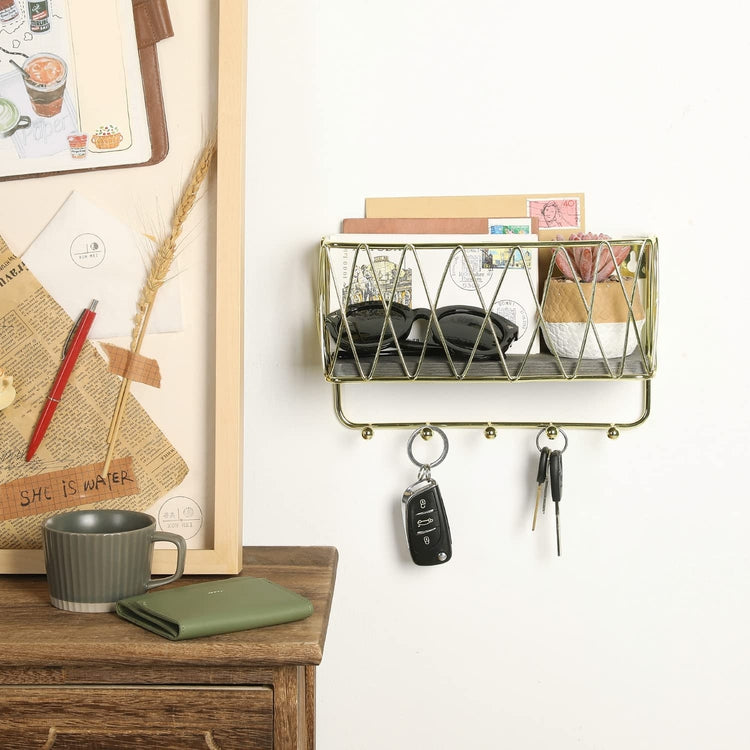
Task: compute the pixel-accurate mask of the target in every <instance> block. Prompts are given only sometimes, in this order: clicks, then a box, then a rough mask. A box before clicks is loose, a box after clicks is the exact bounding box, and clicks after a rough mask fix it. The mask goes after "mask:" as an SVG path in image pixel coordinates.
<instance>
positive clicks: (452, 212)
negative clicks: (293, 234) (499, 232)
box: [365, 193, 586, 240]
mask: <svg viewBox="0 0 750 750" xmlns="http://www.w3.org/2000/svg"><path fill="white" fill-rule="evenodd" d="M365 215H366V216H367V218H368V219H370V218H389V219H395V218H404V219H417V218H431V219H438V218H448V217H474V216H531V217H536V218H538V219H539V239H540V240H554V239H555V238H556V236H557V235H558V234H561V235H562V236H563V237H564V238H565V239H567V238H568V236H569V235H570V234H572V233H573V232H579V231H583V230H584V228H585V226H586V223H585V212H584V197H583V193H529V194H526V195H459V196H431V197H430V196H425V197H417V198H367V199H366V200H365Z"/></svg>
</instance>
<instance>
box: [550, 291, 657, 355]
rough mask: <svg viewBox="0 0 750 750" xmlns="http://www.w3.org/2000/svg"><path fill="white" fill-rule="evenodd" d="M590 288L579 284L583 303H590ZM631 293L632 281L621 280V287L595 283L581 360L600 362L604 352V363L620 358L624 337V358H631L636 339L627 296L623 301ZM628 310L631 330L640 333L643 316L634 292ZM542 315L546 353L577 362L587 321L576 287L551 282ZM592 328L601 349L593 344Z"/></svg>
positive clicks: (596, 344) (594, 337)
mask: <svg viewBox="0 0 750 750" xmlns="http://www.w3.org/2000/svg"><path fill="white" fill-rule="evenodd" d="M592 287H593V284H592V283H583V282H582V283H581V291H582V292H583V295H584V296H585V297H586V301H587V302H589V301H590V300H591V292H592ZM623 287H624V291H623ZM632 291H633V280H632V279H623V285H622V286H621V285H620V282H619V281H617V280H615V281H600V282H598V283H597V285H596V297H595V299H594V307H593V314H592V316H591V322H592V325H591V326H590V327H589V330H588V333H587V335H586V343H585V346H584V347H583V358H584V359H601V358H602V350H604V356H605V357H606V358H607V359H612V358H615V357H622V355H623V349H624V348H625V337H626V334H627V349H626V350H625V354H626V355H628V354H631V353H632V352H633V351H634V350H635V348H636V346H637V345H638V339H637V337H636V331H635V328H634V327H633V321H632V320H630V321H629V320H628V305H627V301H626V297H625V295H626V294H627V299H630V295H631V294H632ZM632 307H633V316H634V317H635V326H636V327H637V329H638V333H640V331H641V328H642V327H643V322H644V320H645V314H644V312H643V305H642V304H641V298H640V294H639V292H638V289H637V288H636V290H635V296H634V297H633V302H632ZM542 312H543V315H544V320H545V322H546V323H547V330H546V331H544V340H545V341H546V342H547V346H548V347H549V348H550V351H557V353H558V355H559V356H560V357H572V358H575V359H577V358H578V357H579V356H580V354H581V346H582V345H583V337H584V334H585V333H586V320H587V318H588V315H587V312H586V306H585V305H584V303H583V300H582V299H581V293H580V292H579V291H578V285H577V284H576V283H575V282H574V281H569V280H568V279H558V278H555V279H551V280H550V284H549V289H548V291H547V297H546V300H545V303H544V308H543V311H542ZM594 325H595V326H596V333H597V334H598V335H599V342H601V349H600V348H599V342H597V340H596V334H594V328H593V326H594Z"/></svg>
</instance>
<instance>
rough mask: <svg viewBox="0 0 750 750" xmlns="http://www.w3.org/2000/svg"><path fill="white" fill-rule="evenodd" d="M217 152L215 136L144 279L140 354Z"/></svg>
mask: <svg viewBox="0 0 750 750" xmlns="http://www.w3.org/2000/svg"><path fill="white" fill-rule="evenodd" d="M215 155H216V140H215V139H214V138H212V139H211V140H209V141H208V143H207V144H206V145H205V147H204V148H203V152H202V153H201V155H200V157H199V158H198V161H197V162H196V163H195V166H194V167H193V172H192V174H191V175H190V180H189V181H188V183H187V185H186V187H185V190H184V191H183V193H182V196H181V197H180V201H179V203H178V204H177V208H176V209H175V212H174V216H173V217H172V223H171V225H170V232H169V234H168V235H167V236H166V237H165V238H164V240H163V241H162V242H161V244H160V245H159V247H158V248H157V249H156V252H155V253H154V256H153V258H152V260H151V268H150V269H149V272H148V276H147V277H146V281H145V282H144V284H143V287H142V288H141V292H140V294H139V296H138V305H137V309H136V315H135V318H134V325H133V333H132V335H131V341H130V351H131V352H132V353H133V354H138V353H139V352H140V350H141V344H142V343H143V337H144V335H145V333H146V329H147V327H148V321H149V318H150V317H151V311H152V310H153V307H154V302H155V301H156V295H157V292H158V291H159V289H161V287H162V286H163V285H164V282H165V281H166V280H167V274H168V273H169V269H170V268H171V266H172V262H173V261H174V258H175V255H176V253H177V243H178V240H179V238H180V235H181V234H182V229H183V227H184V224H185V221H186V220H187V217H188V215H189V214H190V211H191V210H192V209H193V206H194V205H195V202H196V200H197V199H198V191H199V190H200V187H201V185H202V184H203V181H204V180H205V179H206V175H207V174H208V171H209V169H210V168H211V163H212V162H213V159H214V156H215ZM130 382H131V381H130V379H129V378H123V380H122V383H121V385H120V392H119V394H118V396H117V403H116V405H115V413H114V415H113V417H112V424H111V425H110V428H109V435H108V437H107V443H108V445H109V447H108V449H107V455H106V458H105V459H104V468H103V470H102V475H104V476H106V474H107V471H108V470H109V464H110V462H111V461H112V453H113V451H114V447H115V443H116V441H117V433H118V431H119V429H120V423H121V421H122V417H123V414H124V412H125V402H126V399H127V396H128V393H129V391H130Z"/></svg>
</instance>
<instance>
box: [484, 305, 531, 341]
mask: <svg viewBox="0 0 750 750" xmlns="http://www.w3.org/2000/svg"><path fill="white" fill-rule="evenodd" d="M492 311H493V312H496V313H497V314H498V315H502V317H504V318H505V319H506V320H510V321H511V322H512V323H515V324H516V325H517V326H518V338H519V339H521V338H523V336H524V334H525V333H526V331H527V330H528V328H529V316H528V314H527V312H526V310H525V308H524V307H523V305H521V304H520V303H519V302H516V300H514V299H501V300H498V301H497V302H496V303H495V304H494V306H493V308H492Z"/></svg>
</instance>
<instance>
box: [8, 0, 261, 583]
mask: <svg viewBox="0 0 750 750" xmlns="http://www.w3.org/2000/svg"><path fill="white" fill-rule="evenodd" d="M216 4H217V5H218V12H217V13H216V16H217V17H218V21H217V23H216V24H215V26H212V28H210V29H208V30H207V32H206V33H208V34H210V35H212V36H210V37H208V40H209V47H211V49H212V52H214V53H215V55H214V57H215V59H216V61H217V68H218V69H217V71H216V84H215V85H216V90H215V94H214V92H213V91H212V92H211V96H212V97H215V107H216V121H217V131H216V132H217V155H216V160H215V175H212V177H211V178H210V179H211V181H212V182H213V184H212V188H211V191H212V196H213V195H214V194H215V211H213V210H211V219H210V224H211V225H212V226H211V229H210V231H211V232H212V236H213V241H212V242H211V244H212V245H213V247H211V248H210V249H211V251H212V252H213V255H214V259H213V263H214V268H215V273H214V274H213V280H212V282H211V283H212V287H213V288H212V290H211V296H213V297H214V300H215V309H214V313H215V314H214V316H213V321H212V322H211V323H210V327H209V332H211V329H212V333H213V336H212V337H211V338H212V339H213V340H212V344H213V347H214V349H213V351H211V352H208V353H207V356H206V360H205V366H206V367H210V368H212V369H213V373H214V374H213V384H214V388H213V391H214V392H213V404H212V406H211V405H209V406H207V408H208V409H209V411H211V413H212V416H213V428H212V429H209V430H207V431H206V432H207V435H206V438H207V440H206V443H205V447H206V456H207V462H210V463H211V466H210V470H211V472H212V475H213V480H212V481H213V519H212V529H211V532H210V534H209V533H208V532H207V541H206V542H205V543H204V544H203V546H202V547H201V548H196V549H190V548H189V549H188V555H187V562H186V566H185V573H186V574H207V575H208V574H233V573H237V572H239V571H240V570H241V569H242V465H243V438H242V431H243V367H242V364H243V316H244V306H243V293H244V259H243V255H244V172H245V159H244V153H245V148H244V140H245V100H246V95H245V91H246V85H245V82H246V39H247V4H246V2H244V0H217V2H216ZM180 5H181V0H178V1H177V2H175V0H172V2H171V4H170V12H171V13H172V15H173V18H174V16H176V15H177V14H178V13H179V12H181V11H182V8H181V7H180ZM214 7H215V6H214ZM212 12H213V11H212ZM212 18H213V16H212ZM214 35H215V36H214ZM216 37H217V38H216ZM215 38H216V41H215V42H214V39H215ZM214 44H216V45H218V47H214ZM157 49H158V48H157ZM162 74H163V75H164V70H162ZM207 75H210V76H212V75H213V73H212V72H211V73H210V74H207ZM211 85H213V84H211ZM164 88H165V93H166V91H167V89H168V88H169V80H168V79H165V80H164ZM186 95H189V92H183V91H182V90H181V91H180V96H186ZM167 120H168V124H169V128H170V140H172V141H173V142H174V141H177V140H178V139H179V138H180V132H179V125H180V124H179V123H176V122H169V109H168V108H167ZM203 127H204V129H205V130H206V131H209V127H210V123H207V122H203ZM205 135H206V136H208V135H209V132H206V133H205ZM193 156H197V154H193ZM155 168H156V167H145V170H149V169H155ZM140 169H141V168H138V169H133V170H132V171H133V172H136V171H140ZM122 171H123V172H124V171H131V170H122ZM120 173H121V172H120V171H119V170H116V171H112V172H110V173H109V174H110V175H112V176H113V178H112V179H114V178H115V177H116V176H117V175H118V174H120ZM142 174H143V178H145V179H146V184H148V178H147V172H146V171H144V172H143V173H142ZM184 174H185V173H184V172H183V173H182V177H184ZM63 179H64V178H63V177H52V178H45V181H47V180H51V181H52V182H49V183H48V185H50V186H51V187H52V189H51V190H50V192H54V191H55V187H56V185H57V186H59V184H60V183H55V182H54V181H55V180H63ZM30 182H34V180H33V179H32V180H21V181H19V182H17V183H16V184H17V185H18V186H19V187H20V188H21V193H19V199H18V200H19V202H20V201H21V200H22V199H23V198H22V194H23V190H28V189H29V188H28V186H26V185H24V183H30ZM90 184H92V183H89V185H90ZM8 186H9V183H6V184H5V185H2V186H0V189H2V190H8ZM58 192H59V189H58ZM175 193H179V191H178V189H177V186H175ZM56 197H57V196H56ZM175 200H176V198H175ZM210 200H211V201H212V202H213V197H211V198H210ZM2 232H3V229H2V227H0V234H2ZM9 244H10V243H9ZM211 360H213V361H211ZM208 377H209V378H210V376H208ZM209 400H211V399H209ZM174 564H175V552H174V550H173V549H169V548H167V547H166V546H165V548H164V549H161V548H158V549H156V550H155V551H154V563H153V572H154V573H157V574H164V573H170V572H172V571H173V570H174ZM43 572H44V557H43V550H41V549H15V548H14V549H2V548H0V573H10V574H17V573H43Z"/></svg>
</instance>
